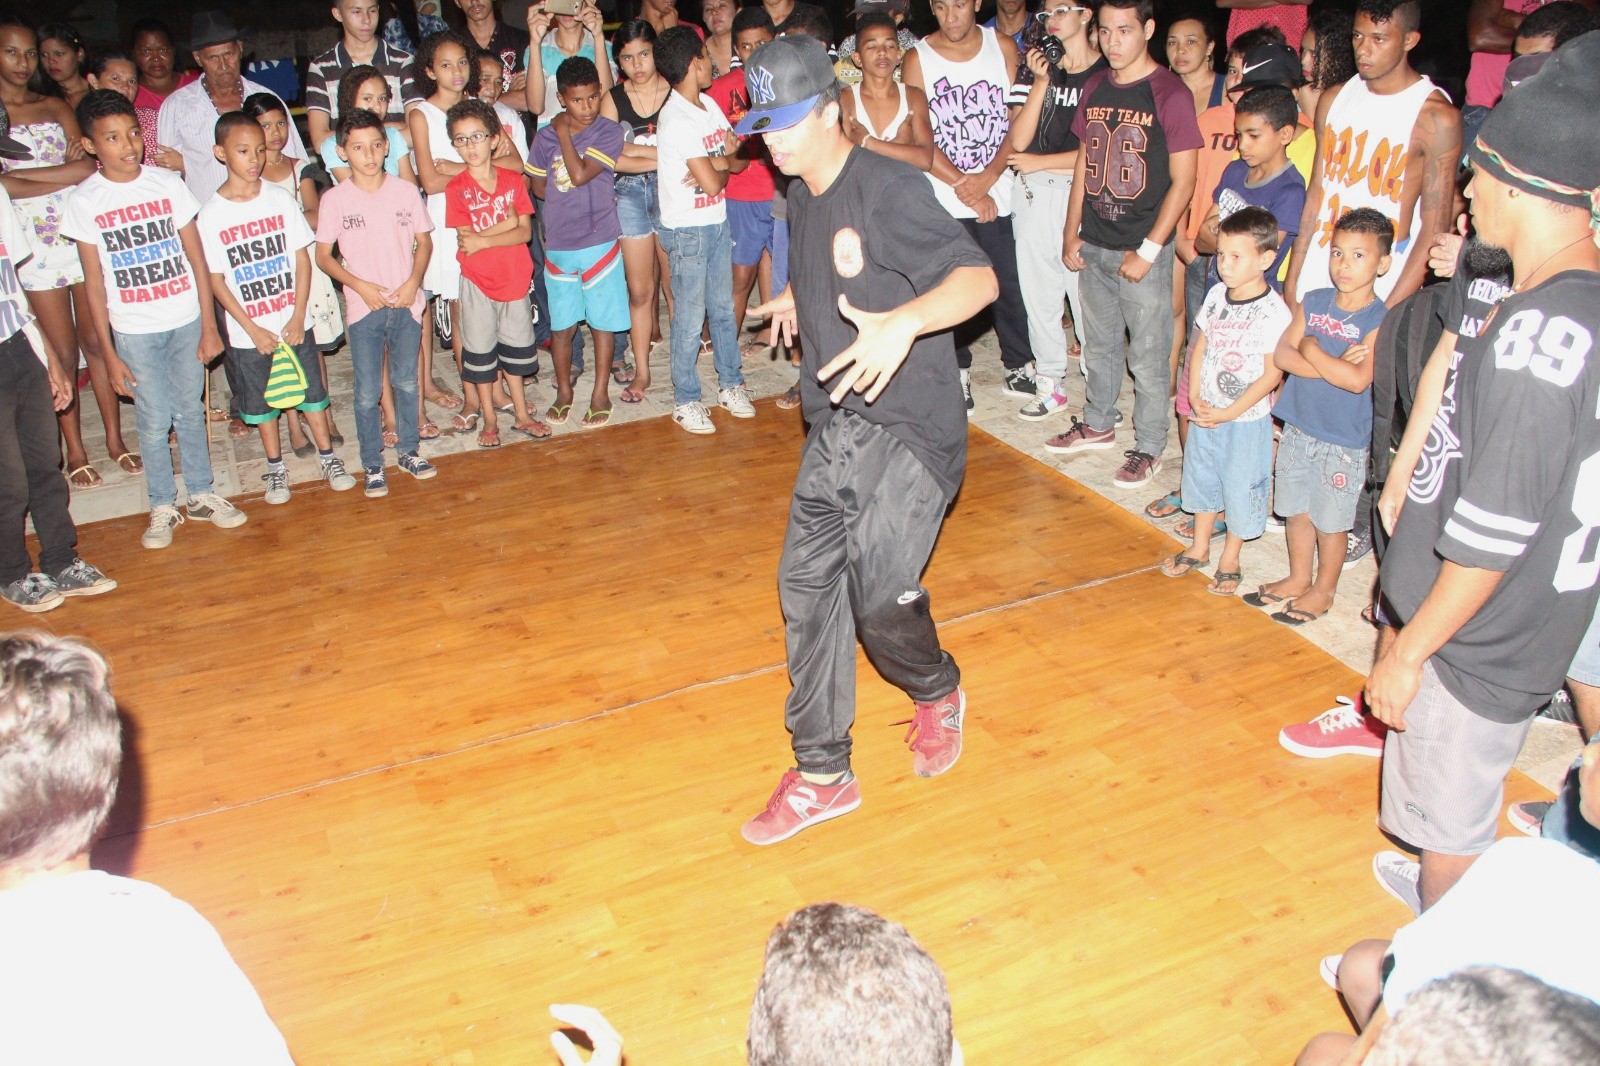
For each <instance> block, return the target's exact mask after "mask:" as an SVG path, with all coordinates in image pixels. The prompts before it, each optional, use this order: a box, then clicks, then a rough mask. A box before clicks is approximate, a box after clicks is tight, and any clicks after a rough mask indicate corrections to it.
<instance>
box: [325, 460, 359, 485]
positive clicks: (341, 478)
mask: <svg viewBox="0 0 1600 1066" xmlns="http://www.w3.org/2000/svg"><path fill="white" fill-rule="evenodd" d="M320 465H321V467H322V477H323V480H325V481H327V483H328V487H329V488H330V489H332V490H333V491H334V492H349V491H350V490H351V489H353V488H355V487H356V479H355V478H353V477H351V476H350V471H348V470H346V469H345V468H344V460H342V459H340V458H339V457H338V456H337V455H335V456H334V457H333V458H331V459H323V460H321V461H320Z"/></svg>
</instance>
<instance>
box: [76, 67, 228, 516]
mask: <svg viewBox="0 0 1600 1066" xmlns="http://www.w3.org/2000/svg"><path fill="white" fill-rule="evenodd" d="M78 125H79V127H80V128H81V129H82V130H83V134H84V135H83V147H84V150H85V151H87V152H89V153H90V154H91V155H93V156H94V157H95V158H96V159H98V160H99V161H100V171H99V173H97V174H91V175H90V176H89V177H88V178H86V179H84V181H83V183H82V184H80V185H79V186H78V187H77V188H76V189H74V190H73V191H72V195H71V196H69V197H68V198H67V203H66V210H65V212H64V214H63V216H62V220H61V232H62V234H63V235H64V236H66V237H69V238H71V239H72V240H75V241H77V242H78V258H79V260H80V261H81V264H82V268H83V274H84V278H85V280H86V281H87V284H88V292H89V309H90V312H91V314H92V316H93V321H94V328H95V333H96V334H98V335H99V338H100V344H101V347H102V349H103V350H104V351H105V352H106V369H107V372H108V373H109V374H110V376H111V384H112V387H113V388H115V389H116V390H117V391H118V392H119V393H121V394H122V395H124V396H131V397H133V404H134V413H135V415H136V417H137V418H138V423H139V439H140V440H141V441H143V442H144V447H145V450H146V454H145V456H144V475H145V486H146V489H147V491H148V493H149V497H150V526H149V528H148V529H146V530H145V532H144V536H143V537H142V538H141V540H140V543H142V544H143V545H144V546H145V547H146V548H165V547H166V546H167V545H169V544H171V543H172V531H173V529H174V528H176V527H177V526H179V525H181V524H182V523H183V521H184V517H183V515H181V514H179V513H178V508H177V501H178V489H177V484H176V482H175V481H174V480H173V474H172V452H171V451H170V450H169V448H168V445H167V433H168V431H169V430H175V431H176V432H177V435H178V451H179V453H180V454H181V455H182V456H183V483H184V487H185V488H186V489H187V490H188V493H189V499H188V505H187V510H188V512H189V517H190V518H195V519H202V520H204V521H208V522H211V523H212V524H214V525H217V526H220V527H222V528H223V529H232V528H233V527H235V526H242V525H244V523H245V513H244V512H243V511H241V510H239V509H238V508H237V507H235V506H233V504H231V503H229V502H228V501H227V500H225V499H223V498H222V497H221V496H219V495H217V494H216V493H215V492H213V491H212V477H211V454H210V448H209V447H208V443H207V433H206V413H205V407H204V403H203V401H202V395H203V393H204V391H205V365H206V364H207V363H208V362H210V361H211V360H213V359H215V358H216V357H217V356H218V355H220V354H222V338H221V337H219V336H218V335H217V323H216V320H215V319H214V318H212V309H211V301H212V292H211V274H210V271H209V270H208V269H207V267H206V257H205V252H204V251H203V250H202V249H201V245H200V235H199V233H198V232H197V231H196V229H195V225H194V219H195V216H196V215H198V214H199V213H200V205H199V203H197V202H196V201H195V198H194V195H193V194H192V193H190V192H189V189H188V187H187V186H186V185H185V184H184V183H183V179H182V178H180V177H178V176H177V175H176V174H174V173H172V172H171V171H167V170H158V169H156V168H155V167H146V166H141V165H140V163H139V160H140V159H141V158H142V157H143V155H144V142H143V140H142V138H141V136H140V133H139V116H137V115H135V114H134V112H133V105H132V104H130V103H129V102H128V101H127V99H126V98H125V97H123V96H121V95H120V94H118V93H114V92H112V91H111V90H109V89H96V90H94V91H93V92H91V93H89V95H87V96H85V97H84V98H83V102H82V103H80V104H79V105H78ZM113 335H114V336H115V343H113Z"/></svg>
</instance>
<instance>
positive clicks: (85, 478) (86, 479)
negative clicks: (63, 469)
mask: <svg viewBox="0 0 1600 1066" xmlns="http://www.w3.org/2000/svg"><path fill="white" fill-rule="evenodd" d="M67 480H68V481H70V482H72V487H73V488H75V489H92V488H94V487H95V486H97V485H103V484H105V480H106V479H105V478H103V477H101V476H100V473H99V471H97V470H95V468H94V467H92V466H90V465H89V464H88V463H84V464H83V465H82V466H80V467H77V468H76V469H74V470H70V471H68V472H67Z"/></svg>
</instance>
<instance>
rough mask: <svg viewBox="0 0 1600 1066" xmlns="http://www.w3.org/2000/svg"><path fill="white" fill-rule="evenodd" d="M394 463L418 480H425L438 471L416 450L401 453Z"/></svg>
mask: <svg viewBox="0 0 1600 1066" xmlns="http://www.w3.org/2000/svg"><path fill="white" fill-rule="evenodd" d="M396 465H398V466H399V467H400V469H401V470H404V471H405V472H406V473H408V474H410V475H411V476H412V477H414V478H416V479H417V480H418V481H426V480H428V479H429V478H431V477H433V476H434V475H435V474H437V473H438V472H439V471H437V470H435V469H434V467H433V464H432V463H430V462H428V460H426V459H424V458H423V457H422V456H420V455H418V454H417V453H416V452H409V453H407V454H405V455H402V456H401V457H400V458H399V460H398V461H397V464H396Z"/></svg>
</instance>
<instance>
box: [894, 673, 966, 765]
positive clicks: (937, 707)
mask: <svg viewBox="0 0 1600 1066" xmlns="http://www.w3.org/2000/svg"><path fill="white" fill-rule="evenodd" d="M916 708H917V709H916V711H915V712H913V714H912V716H911V728H910V729H907V730H906V743H907V744H909V745H910V746H911V751H912V758H911V769H912V770H914V771H916V774H917V776H918V777H938V776H939V775H940V774H942V773H944V772H945V771H946V770H948V769H950V767H952V766H954V765H955V764H956V760H957V759H959V758H961V720H962V718H964V717H965V716H966V713H967V694H966V693H965V692H962V691H961V689H960V688H959V687H958V688H957V689H956V690H955V691H954V692H952V693H950V694H949V695H948V696H945V697H944V698H943V699H938V700H934V701H933V702H932V703H919V704H917V705H916Z"/></svg>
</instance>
